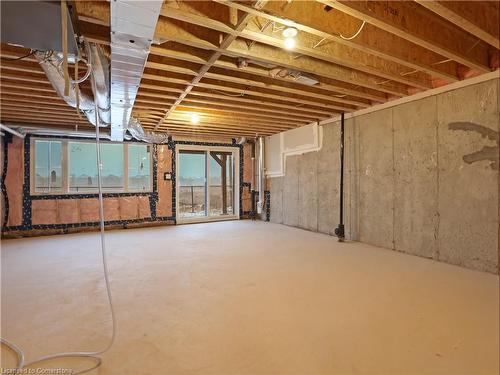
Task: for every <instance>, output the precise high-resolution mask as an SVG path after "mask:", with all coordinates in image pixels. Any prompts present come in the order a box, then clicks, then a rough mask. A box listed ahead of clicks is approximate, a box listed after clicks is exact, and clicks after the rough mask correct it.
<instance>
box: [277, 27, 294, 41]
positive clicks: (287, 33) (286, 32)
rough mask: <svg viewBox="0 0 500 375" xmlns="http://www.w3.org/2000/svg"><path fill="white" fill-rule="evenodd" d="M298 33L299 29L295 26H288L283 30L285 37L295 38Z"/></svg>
mask: <svg viewBox="0 0 500 375" xmlns="http://www.w3.org/2000/svg"><path fill="white" fill-rule="evenodd" d="M297 33H298V31H297V29H296V28H295V27H287V28H285V29H284V30H283V32H282V33H281V35H283V37H284V38H295V37H296V36H297Z"/></svg>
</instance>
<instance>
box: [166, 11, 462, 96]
mask: <svg viewBox="0 0 500 375" xmlns="http://www.w3.org/2000/svg"><path fill="white" fill-rule="evenodd" d="M247 14H250V13H247ZM162 15H163V16H165V17H168V18H171V19H175V20H178V21H183V22H189V23H192V24H194V25H197V26H201V27H205V28H208V29H212V30H217V31H220V32H224V33H227V34H229V35H232V36H234V37H242V38H246V39H249V40H252V41H257V42H259V43H263V44H267V45H270V46H273V47H277V48H283V39H282V38H278V37H275V36H274V35H273V32H272V29H268V30H259V29H258V27H257V26H253V27H252V25H249V27H248V28H247V29H245V30H241V31H239V30H234V29H233V28H231V27H230V26H229V25H226V24H225V23H223V22H221V21H219V20H215V19H211V18H208V17H204V16H200V15H197V14H195V13H191V12H187V11H183V10H180V9H175V8H168V10H166V11H165V12H163V13H162ZM252 16H253V15H252ZM339 39H341V38H339ZM296 40H297V45H296V46H295V48H294V52H296V53H298V54H302V55H306V56H310V57H313V58H315V59H319V60H323V61H326V62H330V63H333V64H337V65H339V66H344V67H346V68H350V69H354V70H359V71H362V72H364V73H367V74H371V75H374V76H378V77H381V78H384V79H390V80H392V81H395V82H400V83H402V84H405V85H409V86H414V87H418V88H422V89H428V88H432V84H431V81H430V77H429V76H427V75H425V74H424V73H418V71H417V72H415V73H414V74H412V75H411V76H409V75H408V76H407V75H403V74H405V73H407V72H408V71H409V69H408V67H405V66H401V65H400V64H395V63H393V62H391V61H386V60H385V61H384V60H382V59H381V58H380V57H379V56H375V55H373V54H372V55H371V56H370V55H368V54H367V53H366V52H365V51H362V50H360V49H356V50H354V49H352V48H351V47H348V46H346V45H345V44H344V43H342V44H341V45H339V44H336V45H335V46H332V45H330V44H327V43H324V44H322V45H321V46H320V47H317V48H314V47H313V46H314V44H315V43H317V42H318V40H317V38H315V37H314V36H313V37H312V36H311V35H310V34H307V33H301V34H299V35H297V37H296ZM450 78H451V77H448V78H447V79H450ZM453 78H455V79H456V77H453Z"/></svg>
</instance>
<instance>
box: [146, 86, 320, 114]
mask: <svg viewBox="0 0 500 375" xmlns="http://www.w3.org/2000/svg"><path fill="white" fill-rule="evenodd" d="M139 95H141V96H149V97H155V98H167V99H168V98H171V96H170V95H166V96H165V95H163V94H158V93H151V92H145V91H144V90H141V91H140V93H139ZM192 96H195V98H192ZM186 99H187V100H190V101H192V102H196V103H204V104H215V105H219V106H223V107H229V108H238V109H242V108H243V109H248V110H249V111H265V112H266V113H272V114H276V115H277V116H280V115H285V116H283V118H290V119H300V120H304V121H317V120H318V119H322V118H326V116H318V115H317V114H315V115H312V114H308V115H306V114H303V113H300V112H299V113H295V112H291V111H290V110H288V111H286V110H280V109H276V108H272V107H271V108H269V107H267V103H266V102H264V101H260V102H259V101H256V103H254V102H252V101H251V100H250V101H249V99H243V98H240V97H227V96H226V95H217V94H212V93H199V92H193V91H191V92H190V93H189V95H188V96H187V97H186ZM218 99H222V100H218ZM238 99H242V100H243V102H242V103H244V104H241V101H239V100H238ZM234 102H237V103H234ZM238 102H239V103H238ZM252 104H257V105H252Z"/></svg>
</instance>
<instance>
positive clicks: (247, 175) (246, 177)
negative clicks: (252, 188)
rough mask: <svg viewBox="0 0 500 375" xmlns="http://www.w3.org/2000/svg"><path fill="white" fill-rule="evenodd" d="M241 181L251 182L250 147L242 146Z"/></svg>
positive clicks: (247, 145)
mask: <svg viewBox="0 0 500 375" xmlns="http://www.w3.org/2000/svg"><path fill="white" fill-rule="evenodd" d="M243 181H244V182H252V145H250V144H248V143H246V144H245V146H243Z"/></svg>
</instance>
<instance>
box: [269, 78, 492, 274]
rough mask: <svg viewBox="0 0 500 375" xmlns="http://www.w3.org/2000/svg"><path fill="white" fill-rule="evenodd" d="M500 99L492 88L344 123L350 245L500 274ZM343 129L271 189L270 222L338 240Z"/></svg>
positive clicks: (289, 163) (327, 129)
mask: <svg viewBox="0 0 500 375" xmlns="http://www.w3.org/2000/svg"><path fill="white" fill-rule="evenodd" d="M498 92H499V80H498V79H496V80H490V81H487V82H482V83H478V84H475V85H471V86H467V87H464V88H460V89H456V90H454V91H449V92H446V93H442V94H438V95H436V96H432V97H427V98H424V99H420V100H416V101H412V102H408V103H405V104H401V105H398V106H395V107H391V108H386V109H383V110H380V111H377V112H372V113H369V114H365V115H362V116H358V117H354V118H350V119H348V120H346V124H345V142H346V144H345V185H344V187H345V218H344V220H345V225H346V236H347V238H349V239H352V240H357V241H361V242H366V243H369V244H373V245H377V246H382V247H386V248H390V249H394V250H398V251H402V252H405V253H409V254H414V255H418V256H422V257H427V258H433V259H436V260H440V261H444V262H448V263H452V264H456V265H460V266H463V267H467V268H472V269H478V270H482V271H487V272H493V273H498V267H499V256H500V252H499V244H498V238H499V230H498V229H499V220H498V219H499V200H498V196H499V169H498V159H499V147H498V142H499V130H500V129H499V108H498ZM338 125H339V124H338V123H335V124H330V125H326V126H324V129H323V130H324V138H323V148H322V149H321V150H320V151H319V152H311V153H307V154H303V155H299V156H292V157H287V158H286V165H285V176H284V177H277V178H272V179H270V180H269V189H270V191H271V202H272V203H271V221H273V222H277V223H283V224H286V225H292V226H297V227H301V228H304V229H308V230H313V231H319V232H323V233H328V234H333V230H334V229H335V227H336V226H337V224H338V221H339V133H340V127H339V126H338Z"/></svg>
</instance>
